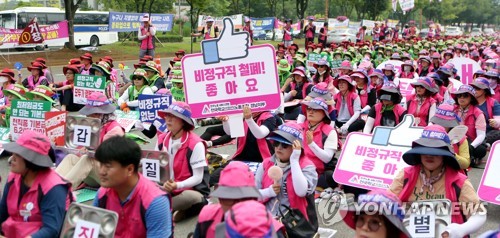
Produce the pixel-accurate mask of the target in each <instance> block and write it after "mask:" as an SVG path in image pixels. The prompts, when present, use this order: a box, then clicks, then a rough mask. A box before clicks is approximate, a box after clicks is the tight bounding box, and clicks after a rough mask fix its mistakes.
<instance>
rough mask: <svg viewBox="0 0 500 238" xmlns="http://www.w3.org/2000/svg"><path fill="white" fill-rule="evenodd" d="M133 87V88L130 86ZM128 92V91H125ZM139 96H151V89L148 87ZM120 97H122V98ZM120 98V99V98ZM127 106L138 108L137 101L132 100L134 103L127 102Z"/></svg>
mask: <svg viewBox="0 0 500 238" xmlns="http://www.w3.org/2000/svg"><path fill="white" fill-rule="evenodd" d="M131 87H133V86H131ZM127 91H128V90H127ZM141 94H146V95H153V91H151V88H150V87H147V86H146V88H145V89H144V90H142V93H141ZM123 95H125V93H123ZM123 95H122V97H123ZM120 98H121V97H120ZM127 98H128V93H127ZM127 105H128V106H129V107H138V106H139V100H134V101H128V102H127Z"/></svg>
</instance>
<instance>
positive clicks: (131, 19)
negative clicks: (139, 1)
mask: <svg viewBox="0 0 500 238" xmlns="http://www.w3.org/2000/svg"><path fill="white" fill-rule="evenodd" d="M143 15H144V13H135V12H109V23H108V27H109V31H118V32H130V31H137V30H139V27H141V25H142V22H141V17H142V16H143ZM150 19H151V24H153V26H154V27H155V28H156V31H171V30H172V26H173V24H174V15H173V14H158V13H153V14H151V17H150Z"/></svg>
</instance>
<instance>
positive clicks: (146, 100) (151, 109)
mask: <svg viewBox="0 0 500 238" xmlns="http://www.w3.org/2000/svg"><path fill="white" fill-rule="evenodd" d="M138 99H139V113H140V120H141V121H142V122H151V123H152V122H154V121H155V119H158V110H165V109H167V108H168V106H169V105H170V104H171V103H172V95H170V96H161V95H145V94H140V95H139V98H138Z"/></svg>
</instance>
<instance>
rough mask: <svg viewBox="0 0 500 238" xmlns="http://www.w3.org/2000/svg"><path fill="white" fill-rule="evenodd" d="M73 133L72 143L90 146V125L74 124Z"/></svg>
mask: <svg viewBox="0 0 500 238" xmlns="http://www.w3.org/2000/svg"><path fill="white" fill-rule="evenodd" d="M74 128H75V129H74V130H73V131H74V134H73V144H74V145H81V146H90V138H91V137H92V133H91V131H92V128H91V127H90V126H82V125H75V127H74Z"/></svg>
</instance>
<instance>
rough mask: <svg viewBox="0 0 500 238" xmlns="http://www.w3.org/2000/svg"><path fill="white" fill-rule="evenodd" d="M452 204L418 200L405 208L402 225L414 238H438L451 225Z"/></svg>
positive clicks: (445, 201)
mask: <svg viewBox="0 0 500 238" xmlns="http://www.w3.org/2000/svg"><path fill="white" fill-rule="evenodd" d="M452 209H454V208H453V206H452V203H451V201H450V200H448V199H433V200H419V201H415V202H413V203H411V207H407V212H406V213H405V218H404V219H403V225H405V227H406V230H408V232H409V233H410V235H411V237H415V238H433V237H435V238H440V237H441V234H442V233H443V232H445V231H446V228H447V226H448V225H449V224H451V215H452V213H453V212H455V211H453V210H452Z"/></svg>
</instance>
